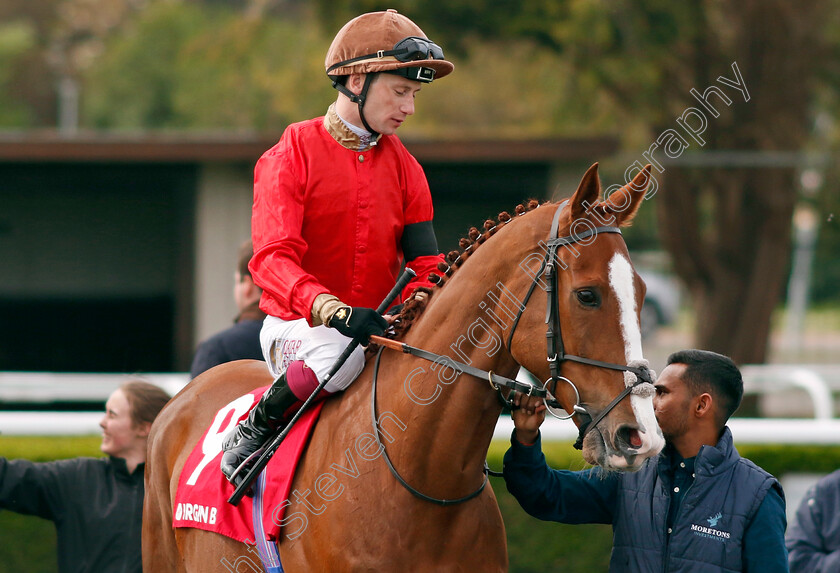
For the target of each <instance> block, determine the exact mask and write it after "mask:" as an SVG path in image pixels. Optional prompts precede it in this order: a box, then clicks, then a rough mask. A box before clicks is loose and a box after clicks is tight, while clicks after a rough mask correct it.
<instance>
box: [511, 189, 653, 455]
mask: <svg viewBox="0 0 840 573" xmlns="http://www.w3.org/2000/svg"><path fill="white" fill-rule="evenodd" d="M567 203H568V200H566V201H564V202H563V203H561V204H560V206H559V207H558V208H557V212H556V213H554V219H553V220H552V222H551V231H550V233H549V240H548V242H547V243H546V247H547V248H546V253H545V257H544V258H543V261H542V265H540V269H539V271H538V272H537V274H536V276H535V277H534V280H533V282H532V283H531V287H530V288H529V289H528V293H527V294H526V295H525V299H524V300H523V301H522V304H521V305H520V306H519V312H518V314H517V315H516V318H515V319H514V321H513V325H512V326H511V329H510V334H509V335H508V340H507V348H508V350H510V349H511V342H512V341H513V334H514V332H515V331H516V327H517V325H518V324H519V319H520V318H521V317H522V313H523V312H524V311H525V307H526V305H527V304H528V300H529V299H530V298H531V295H532V294H533V292H534V290H535V289H536V287H537V285H538V284H539V282H540V279H541V278H543V277H545V284H546V287H545V291H546V296H547V299H548V303H547V305H546V306H547V308H546V313H545V323H546V325H547V331H546V335H545V337H546V343H547V347H548V349H547V357H548V364H549V370H550V373H551V377H550V378H549V379H548V380H546V381H545V383H544V384H543V388H545V389H547V388H548V384H549V382H553V388H554V389H555V390H556V389H557V382H558V381H560V380H563V381H565V382H566V383H568V384H569V385H570V386H571V387H572V389H573V390H574V391H575V404H574V406H573V408H572V412H571V413H570V414H569V415H568V416H565V417H563V419H566V418H571V417H572V416H574V415H577V416H578V417H579V418H580V420H581V424H580V430H579V433H578V438H577V441H576V442H575V444H574V447H575V448H576V449H578V450H580V449H582V448H583V438H584V437H585V436H586V434H587V433H588V432H589V431H590V430H592V429H594V428H595V427H596V426H597V425H598V422H600V421H601V420H602V419H603V418H604V417H605V416H606V415H607V414H609V413H610V412H611V411H612V410H613V408H615V407H616V406H617V405H618V404H619V402H621V401H622V400H623V399H624V398H626V397H627V396H628V395H629V394H630V393H632V392H633V390H634V389H635V388H636V387H637V386H639V385H640V384H645V383H650V384H652V383H653V377H652V375H651V371H650V368H648V367H647V366H628V365H624V364H613V363H611V362H602V361H600V360H593V359H592V358H584V357H582V356H575V355H574V354H566V352H565V349H564V346H563V333H562V331H561V328H560V309H559V304H558V301H557V294H558V292H559V279H558V275H557V268H556V261H557V260H558V259H557V249H558V248H560V247H562V246H566V245H572V244H575V243H579V242H581V241H582V240H584V239H587V238H589V237H592V236H594V235H599V234H601V233H618V234H619V235H620V234H621V230H620V229H619V228H618V227H606V226H605V227H593V228H589V229H587V230H586V231H585V232H583V233H580V234H572V235H568V236H565V237H558V236H557V232H558V230H559V226H560V214H561V213H562V211H563V209H564V207H565V206H566V204H567ZM567 360H568V361H569V362H578V363H580V364H587V365H589V366H597V367H599V368H608V369H610V370H621V371H625V372H632V373H633V374H635V375H636V381H635V382H634V383H633V384H631V385H630V386H627V387H625V388H624V390H623V391H622V392H621V393H620V394H619V395H618V396H616V397H615V399H613V401H612V402H610V403H609V404H607V407H606V408H604V409H603V410H601V411H600V412H599V413H598V414H597V415H595V416H594V417H593V416H592V414H591V413H590V411H589V410H588V409H587V408H586V406H583V405H581V403H580V392H579V391H578V389H577V387H576V386H575V384H574V383H573V382H572V381H571V380H569V379H568V378H566V377H564V376H561V375H560V369H561V366H562V363H563V362H565V361H567ZM544 400H545V398H544ZM546 406H548V402H546ZM550 411H551V410H549V412H550ZM557 417H560V416H557Z"/></svg>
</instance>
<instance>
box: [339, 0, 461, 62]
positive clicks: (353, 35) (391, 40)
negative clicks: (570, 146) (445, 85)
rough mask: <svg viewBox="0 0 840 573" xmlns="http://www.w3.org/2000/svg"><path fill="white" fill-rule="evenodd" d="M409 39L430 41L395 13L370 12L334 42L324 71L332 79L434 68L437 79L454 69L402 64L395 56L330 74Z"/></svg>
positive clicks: (345, 29) (348, 25)
mask: <svg viewBox="0 0 840 573" xmlns="http://www.w3.org/2000/svg"><path fill="white" fill-rule="evenodd" d="M409 36H419V37H421V38H425V39H427V40H428V37H427V36H426V34H424V33H423V30H421V29H420V28H419V27H418V26H417V24H415V23H414V22H412V21H411V20H409V19H408V18H406V17H405V16H403V15H402V14H399V13H397V11H396V10H386V11H385V12H370V13H368V14H362V15H361V16H357V17H356V18H353V19H352V20H350V21H349V22H347V23H346V24H345V25H344V27H342V28H341V30H339V31H338V34H336V36H335V39H333V42H332V44H331V45H330V49H329V50H327V57H326V60H325V61H324V67H325V69H327V70H328V72H327V73H328V74H329V75H330V77H335V76H347V75H350V74H354V73H355V74H366V73H372V72H383V71H387V70H396V69H399V68H416V67H424V68H432V69H433V70H435V79H438V78H442V77H443V76H445V75H448V74H449V73H450V72H452V70H453V69H454V68H455V66H454V65H453V64H452V62H449V61H447V60H413V61H410V62H400V61H398V60H397V59H396V58H395V57H393V56H384V57H381V58H377V57H375V56H374V57H372V58H371V59H369V60H361V61H358V62H353V63H351V64H348V65H346V66H342V67H340V68H336V69H334V70H330V67H331V66H333V65H335V64H337V63H339V62H344V61H346V60H350V59H353V58H358V57H360V56H365V55H367V54H376V52H378V51H380V50H391V49H392V48H393V47H394V45H395V44H396V43H397V42H399V41H400V40H402V39H404V38H407V37H409Z"/></svg>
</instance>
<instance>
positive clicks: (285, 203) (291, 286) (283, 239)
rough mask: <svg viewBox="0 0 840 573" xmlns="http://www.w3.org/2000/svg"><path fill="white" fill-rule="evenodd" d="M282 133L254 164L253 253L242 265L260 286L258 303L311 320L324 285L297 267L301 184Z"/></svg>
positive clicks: (274, 311)
mask: <svg viewBox="0 0 840 573" xmlns="http://www.w3.org/2000/svg"><path fill="white" fill-rule="evenodd" d="M287 136H288V133H287V134H286V135H284V137H283V140H281V142H280V143H279V144H278V145H277V146H275V147H274V148H272V149H271V150H269V151H267V152H266V153H265V154H264V155H263V156H262V157H261V158H260V160H259V161H258V162H257V166H256V168H255V169H254V208H253V213H252V217H251V234H252V238H253V242H254V257H253V258H252V259H251V263H250V264H249V265H248V268H249V269H250V271H251V275H252V276H253V278H254V282H255V283H256V284H257V285H258V286H259V287H260V288H262V289H263V291H264V292H263V299H262V301H261V303H260V308H262V309H263V310H264V311H265V312H266V313H268V314H271V315H277V314H287V313H288V314H294V315H296V316H299V317H301V318H305V319H306V320H307V321H311V320H312V317H311V314H312V302H313V301H314V300H315V297H316V296H318V295H319V294H321V293H325V292H329V291H328V289H327V288H325V287H324V286H323V285H321V284H320V283H319V282H318V280H317V279H316V278H315V277H314V276H312V275H311V274H309V273H307V272H306V271H304V270H303V268H301V261H302V260H303V256H304V254H305V253H306V250H307V245H306V242H305V241H304V240H303V238H302V237H301V228H302V225H303V211H304V186H303V182H302V181H300V180H299V178H298V176H297V174H296V170H295V158H294V157H293V153H292V152H291V149H290V148H289V146H288V145H287V144H286V139H287Z"/></svg>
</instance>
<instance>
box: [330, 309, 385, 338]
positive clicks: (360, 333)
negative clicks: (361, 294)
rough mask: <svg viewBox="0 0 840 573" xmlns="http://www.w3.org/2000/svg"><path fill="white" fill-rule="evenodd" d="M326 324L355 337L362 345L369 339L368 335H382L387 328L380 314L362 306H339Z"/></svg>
mask: <svg viewBox="0 0 840 573" xmlns="http://www.w3.org/2000/svg"><path fill="white" fill-rule="evenodd" d="M328 324H329V326H331V327H332V328H334V329H336V330H337V331H339V332H340V333H341V334H343V335H344V336H347V337H349V338H355V339H356V340H358V341H359V342H361V343H362V344H363V345H367V343H368V342H369V341H370V335H372V334H375V335H377V336H382V335H383V334H385V330H386V329H387V328H388V322H387V321H386V320H385V319H384V318H382V315H380V314H379V313H378V312H376V311H375V310H373V309H372V308H365V307H363V306H354V307H350V306H342V307H339V308H338V310H336V311H335V313H333V315H332V318H330V321H329V323H328Z"/></svg>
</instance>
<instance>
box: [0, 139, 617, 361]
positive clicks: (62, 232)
mask: <svg viewBox="0 0 840 573" xmlns="http://www.w3.org/2000/svg"><path fill="white" fill-rule="evenodd" d="M275 142H276V137H266V136H251V135H248V136H239V135H236V134H228V133H224V134H213V135H201V136H195V135H184V134H167V135H136V136H134V135H119V134H101V133H96V134H84V133H80V134H78V135H73V136H70V137H67V136H60V135H57V134H55V133H44V134H39V133H27V134H20V135H13V134H12V135H10V134H6V135H0V261H2V263H0V269H2V271H1V272H0V371H2V370H30V371H69V372H73V371H75V372H85V371H87V372H166V371H182V370H186V369H187V368H188V366H189V362H190V358H191V356H192V352H193V348H194V346H195V344H196V342H197V341H199V340H201V339H203V338H204V337H206V336H207V335H209V334H211V333H213V332H215V331H217V330H219V329H221V328H224V327H225V326H227V325H228V324H230V322H231V320H232V319H233V317H234V315H235V313H236V310H235V307H234V303H233V297H232V288H233V269H234V266H235V260H236V252H237V248H238V246H239V244H240V243H241V242H242V240H244V239H246V238H247V237H249V235H250V211H251V197H252V195H251V194H252V191H251V184H252V173H253V167H254V164H255V163H256V160H257V159H258V158H259V156H260V155H261V154H262V152H263V151H264V150H266V149H268V148H269V147H271V146H272V145H273V144H274V143H275ZM405 143H406V146H407V147H408V148H409V150H410V151H411V152H412V153H413V154H414V155H415V156H416V157H417V159H418V160H419V161H420V163H421V164H422V165H423V167H424V169H425V171H426V174H427V176H428V179H429V184H430V186H431V188H432V193H433V195H434V201H435V211H436V218H435V228H436V231H437V234H438V241H439V243H440V245H439V246H440V248H441V250H443V251H446V250H450V249H452V248H454V247H455V245H456V244H457V240H458V238H459V237H461V236H463V235H465V234H466V231H467V229H468V228H469V227H470V226H473V225H475V226H480V225H481V223H482V222H483V221H484V219H486V218H488V217H495V216H496V215H497V214H498V213H499V211H502V210H510V209H513V207H514V206H515V205H516V204H517V203H519V202H521V201H523V200H525V199H528V198H538V199H546V198H550V197H551V196H552V195H553V193H554V191H555V189H557V190H558V196H567V195H569V194H571V193H572V192H573V191H574V189H575V188H576V186H577V183H578V181H579V180H580V177H581V175H582V174H583V172H584V171H585V169H586V168H587V167H588V166H589V165H590V164H591V163H592V162H593V161H595V160H603V159H604V158H605V157H609V156H610V155H612V154H614V153H615V151H616V150H617V147H618V142H617V141H616V140H613V139H609V138H596V139H549V140H516V141H411V140H408V141H405ZM325 232H329V230H328V229H325Z"/></svg>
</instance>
